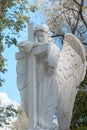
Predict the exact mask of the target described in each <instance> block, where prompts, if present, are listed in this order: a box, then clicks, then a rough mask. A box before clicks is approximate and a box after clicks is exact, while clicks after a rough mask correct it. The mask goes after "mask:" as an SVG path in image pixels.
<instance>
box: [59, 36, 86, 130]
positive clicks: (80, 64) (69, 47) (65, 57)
mask: <svg viewBox="0 0 87 130" xmlns="http://www.w3.org/2000/svg"><path fill="white" fill-rule="evenodd" d="M85 72H86V59H85V50H84V48H83V46H82V44H81V43H80V41H79V40H78V39H77V38H76V37H75V36H74V35H72V34H67V35H65V38H64V45H63V49H62V51H61V54H60V58H59V62H58V68H57V75H58V82H59V86H58V108H57V110H58V122H59V129H60V130H68V129H69V126H70V122H71V117H72V110H73V105H74V100H75V96H76V93H77V90H78V86H79V84H80V82H81V81H82V80H83V79H84V76H85Z"/></svg>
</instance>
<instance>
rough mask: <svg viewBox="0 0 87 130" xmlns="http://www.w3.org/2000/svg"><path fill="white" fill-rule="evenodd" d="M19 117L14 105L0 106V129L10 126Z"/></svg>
mask: <svg viewBox="0 0 87 130" xmlns="http://www.w3.org/2000/svg"><path fill="white" fill-rule="evenodd" d="M16 116H17V110H16V109H15V108H14V106H13V105H7V106H4V107H2V106H0V127H3V126H4V125H10V123H11V120H12V118H14V117H16Z"/></svg>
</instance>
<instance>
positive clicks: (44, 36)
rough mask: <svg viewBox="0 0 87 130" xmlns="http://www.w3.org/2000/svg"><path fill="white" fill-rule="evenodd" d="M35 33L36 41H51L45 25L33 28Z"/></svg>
mask: <svg viewBox="0 0 87 130" xmlns="http://www.w3.org/2000/svg"><path fill="white" fill-rule="evenodd" d="M35 35H36V38H37V40H38V42H41V43H50V42H51V41H52V39H51V37H50V32H49V28H48V26H47V25H41V26H38V27H36V28H35Z"/></svg>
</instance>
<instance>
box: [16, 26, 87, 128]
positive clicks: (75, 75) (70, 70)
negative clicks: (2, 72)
mask: <svg viewBox="0 0 87 130" xmlns="http://www.w3.org/2000/svg"><path fill="white" fill-rule="evenodd" d="M34 33H35V36H36V40H37V42H38V45H39V44H50V51H49V52H46V53H44V54H43V53H42V54H41V55H39V56H38V57H37V61H36V63H37V65H36V81H37V82H36V87H37V101H38V102H37V115H38V121H37V124H38V126H37V128H38V129H39V128H42V129H47V130H58V126H57V125H56V124H55V123H54V122H53V116H54V115H57V117H58V125H59V130H69V127H70V122H71V117H72V110H73V106H74V101H75V96H76V93H77V91H78V86H79V85H80V83H81V81H83V79H84V76H85V72H86V56H85V50H84V48H83V45H82V44H81V42H80V41H79V40H78V39H77V38H76V37H75V36H74V35H72V34H66V35H65V38H64V41H63V48H62V51H60V50H59V48H58V46H56V45H55V44H54V43H53V42H52V38H51V37H50V32H49V28H48V26H46V25H41V26H38V27H37V28H35V31H34ZM28 43H29V42H28ZM28 43H26V44H21V45H19V49H20V50H21V51H25V52H27V51H29V53H31V49H32V48H33V47H34V46H36V45H35V43H34V44H32V45H28ZM24 62H25V61H24ZM25 63H26V64H27V61H26V62H25ZM25 63H24V64H25ZM19 68H20V67H19ZM23 69H24V68H23ZM24 71H26V73H28V72H27V67H26V68H25V69H24ZM20 72H21V70H20ZM20 72H19V70H18V74H20ZM20 75H23V76H24V77H25V78H24V77H23V78H22V77H21V78H20V76H19V78H20V79H19V81H18V83H19V84H18V87H19V90H20V91H21V90H22V91H21V95H23V91H26V93H28V92H27V81H26V80H28V79H27V74H25V75H24V74H22V73H21V74H20ZM20 83H22V84H21V86H20ZM20 87H21V88H24V89H21V88H20ZM21 97H22V101H23V104H24V108H25V112H26V114H27V113H28V112H27V111H28V108H27V107H28V106H27V104H28V97H27V94H26V95H25V96H21ZM42 129H40V130H42Z"/></svg>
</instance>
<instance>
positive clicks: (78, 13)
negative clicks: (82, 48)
mask: <svg viewBox="0 0 87 130" xmlns="http://www.w3.org/2000/svg"><path fill="white" fill-rule="evenodd" d="M43 3H44V4H43V6H42V5H41V10H42V12H43V13H44V14H45V16H46V19H47V23H48V25H49V26H50V28H51V30H52V31H53V32H54V34H56V36H64V34H65V33H73V34H74V35H76V36H77V37H78V38H79V39H80V40H81V41H82V43H84V44H87V37H86V35H87V16H86V12H87V0H51V1H49V0H45V2H43Z"/></svg>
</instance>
